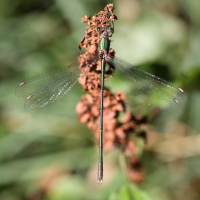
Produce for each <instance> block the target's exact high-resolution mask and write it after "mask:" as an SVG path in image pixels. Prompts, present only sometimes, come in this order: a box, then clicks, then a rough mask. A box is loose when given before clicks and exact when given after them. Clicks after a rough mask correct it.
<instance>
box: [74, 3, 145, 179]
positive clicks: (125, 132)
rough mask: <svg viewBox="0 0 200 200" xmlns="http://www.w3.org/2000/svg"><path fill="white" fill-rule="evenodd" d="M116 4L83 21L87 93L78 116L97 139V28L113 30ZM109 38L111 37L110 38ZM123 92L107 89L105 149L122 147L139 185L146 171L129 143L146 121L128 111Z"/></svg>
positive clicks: (82, 64) (82, 61)
mask: <svg viewBox="0 0 200 200" xmlns="http://www.w3.org/2000/svg"><path fill="white" fill-rule="evenodd" d="M113 10H114V4H108V5H107V6H106V7H105V8H104V11H100V12H99V13H98V14H95V16H93V17H92V18H91V16H87V15H86V16H85V17H84V18H82V22H84V23H87V24H88V26H87V27H86V28H85V31H84V35H83V38H82V40H81V41H80V43H79V50H80V52H81V49H82V48H83V49H84V50H85V51H84V53H83V54H81V55H80V56H79V62H80V69H81V70H82V74H81V75H80V78H79V83H80V84H82V86H83V88H84V90H85V91H86V92H87V94H85V95H83V96H82V98H81V101H80V102H79V103H78V104H77V106H76V112H77V114H78V115H79V122H80V123H86V124H87V126H88V128H89V129H91V130H92V132H93V133H94V135H95V137H96V138H97V139H98V138H99V124H100V99H101V89H100V83H101V81H100V78H101V77H100V71H101V63H100V61H99V57H98V42H99V40H100V38H101V36H100V34H99V33H98V32H97V27H110V26H111V24H110V23H111V22H114V21H115V20H117V17H116V16H115V15H114V13H113ZM109 39H110V38H109ZM108 55H112V56H115V52H114V50H113V49H110V50H109V53H108ZM113 70H114V68H113V66H110V67H109V69H108V70H106V71H105V75H106V76H107V77H109V76H112V73H113ZM125 99H126V96H125V94H124V93H122V92H120V91H118V92H116V93H115V94H112V93H111V91H110V90H109V89H108V88H104V93H103V102H104V103H103V109H104V111H103V149H104V151H105V152H107V151H109V150H111V149H113V148H114V147H119V148H121V149H122V150H123V151H124V154H125V155H126V156H128V157H130V159H129V164H128V165H129V169H128V175H129V178H130V179H131V180H133V181H136V182H139V181H142V180H143V174H144V172H143V168H142V167H141V166H140V167H138V166H139V163H140V161H139V158H138V156H137V153H138V150H137V147H136V145H135V143H134V142H133V141H132V140H130V135H131V134H132V133H135V132H136V130H138V129H139V128H141V127H142V126H144V124H145V123H146V120H145V118H144V119H142V120H141V119H140V120H138V119H136V117H134V115H133V114H132V113H130V112H128V111H126V107H125V104H124V100H125ZM120 112H124V113H125V114H124V117H123V118H122V120H119V119H118V117H119V114H120Z"/></svg>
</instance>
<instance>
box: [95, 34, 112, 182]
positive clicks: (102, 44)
mask: <svg viewBox="0 0 200 200" xmlns="http://www.w3.org/2000/svg"><path fill="white" fill-rule="evenodd" d="M109 48H110V41H109V39H108V37H102V38H101V39H100V40H99V53H100V55H102V58H101V103H100V127H99V161H98V175H97V176H98V177H97V183H98V184H101V183H102V179H103V90H104V71H105V66H106V60H105V57H106V55H107V53H108V52H109Z"/></svg>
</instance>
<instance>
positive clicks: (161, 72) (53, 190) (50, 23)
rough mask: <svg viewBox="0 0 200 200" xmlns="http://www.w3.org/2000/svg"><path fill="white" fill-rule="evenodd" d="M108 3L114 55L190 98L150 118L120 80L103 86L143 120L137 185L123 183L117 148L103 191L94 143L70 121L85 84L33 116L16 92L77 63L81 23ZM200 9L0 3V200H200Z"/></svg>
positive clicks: (133, 0)
mask: <svg viewBox="0 0 200 200" xmlns="http://www.w3.org/2000/svg"><path fill="white" fill-rule="evenodd" d="M108 3H114V4H115V8H116V9H115V11H114V12H115V14H116V15H117V16H118V21H116V22H115V33H114V35H113V37H112V41H113V42H112V44H111V47H112V48H114V49H115V51H116V55H117V56H118V57H119V58H122V59H123V60H125V61H127V62H129V63H132V64H134V65H136V66H138V67H139V68H141V69H143V70H146V71H148V72H150V73H153V74H155V75H157V76H160V77H162V78H164V79H166V80H168V81H170V82H172V83H174V84H176V85H178V86H179V87H181V88H183V89H184V90H185V92H186V93H187V95H188V101H187V103H186V105H185V106H184V108H183V109H182V112H181V113H175V114H173V113H166V112H164V111H161V112H160V113H159V114H158V115H157V116H153V114H152V112H150V108H151V107H149V106H148V105H146V103H144V102H143V101H142V100H140V99H139V98H138V97H137V96H134V95H133V94H132V93H131V91H130V90H129V88H128V86H127V85H126V84H125V83H124V82H123V80H122V79H121V77H120V75H119V73H118V72H116V75H115V76H114V78H112V79H110V80H109V81H108V82H107V83H106V86H108V87H110V88H111V91H113V92H115V91H117V90H121V91H124V92H126V94H127V105H128V108H129V110H132V111H134V112H135V113H136V114H139V115H141V114H146V115H148V118H149V123H148V126H147V144H146V145H145V147H144V151H143V154H142V157H141V159H142V162H143V165H144V168H145V176H146V179H145V180H144V181H143V182H142V183H140V184H139V185H136V184H134V183H127V181H126V179H124V177H123V172H122V170H121V168H120V164H119V159H118V157H119V154H118V151H117V150H113V151H111V152H109V153H107V154H105V155H104V159H105V162H104V172H105V173H104V183H103V185H101V186H99V185H97V184H96V175H97V159H98V148H97V146H96V143H97V141H96V140H95V139H94V136H93V134H92V133H91V131H90V130H89V129H88V128H87V126H86V125H85V124H79V123H78V122H77V115H76V113H75V106H76V104H77V103H78V102H79V100H80V97H81V95H82V94H83V90H82V88H81V86H77V87H76V88H75V89H74V90H73V91H71V92H70V93H69V94H68V95H67V97H65V98H63V99H61V100H60V101H58V102H56V103H54V104H52V105H50V106H47V107H45V108H43V109H38V110H26V109H25V108H24V107H23V101H24V99H22V98H18V97H16V96H15V94H14V89H15V87H16V86H17V85H18V84H19V83H20V82H22V81H23V80H26V79H28V78H31V77H33V76H36V75H38V74H41V73H44V72H48V71H50V70H53V69H56V68H59V67H63V66H66V65H68V64H70V63H73V62H74V61H75V60H76V58H77V57H78V56H79V51H78V48H77V47H78V43H79V42H80V40H81V38H82V37H83V33H84V28H85V27H86V26H87V24H84V23H81V22H80V21H81V18H83V17H84V16H85V15H94V14H95V13H98V12H99V11H101V10H103V9H104V7H105V6H106V4H108ZM199 11H200V1H199V0H192V1H189V0H140V1H139V0H138V1H137V0H123V1H122V0H116V1H113V2H110V1H107V0H102V1H95V0H84V1H83V0H29V1H25V0H15V1H13V0H4V1H3V0H2V1H0V200H21V199H25V200H26V199H28V200H40V199H42V200H71V199H76V200H79V199H81V200H90V199H91V200H96V199H98V200H103V199H110V200H119V199H120V200H121V199H124V200H128V199H136V200H147V199H148V200H150V199H153V200H160V199H162V200H179V199H181V200H182V199H184V200H186V199H189V200H198V199H200V170H199V166H200V159H199V154H200V135H199V132H200V123H199V122H200V12H199ZM136 143H137V144H138V145H139V146H140V144H141V141H139V139H138V140H137V141H136Z"/></svg>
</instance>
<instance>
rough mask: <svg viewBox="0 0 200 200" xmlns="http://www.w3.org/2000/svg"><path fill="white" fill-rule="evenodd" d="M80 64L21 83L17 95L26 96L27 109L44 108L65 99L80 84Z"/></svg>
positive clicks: (76, 63)
mask: <svg viewBox="0 0 200 200" xmlns="http://www.w3.org/2000/svg"><path fill="white" fill-rule="evenodd" d="M79 65H80V63H79V62H75V63H73V64H72V65H70V66H67V67H62V68H59V69H56V70H53V71H50V72H47V73H44V74H41V75H39V76H36V77H33V78H30V79H28V80H26V81H23V82H22V83H20V84H19V85H18V86H17V88H16V90H15V94H16V95H17V96H26V97H27V98H26V100H25V103H24V106H25V107H26V108H27V109H36V108H41V107H44V106H46V105H48V104H50V103H53V102H55V101H57V100H59V99H60V98H62V97H64V96H65V95H66V94H67V93H68V92H69V91H70V90H71V89H72V87H73V86H74V85H76V83H77V82H78V78H79V76H80V73H81V70H80V69H79Z"/></svg>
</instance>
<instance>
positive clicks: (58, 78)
mask: <svg viewBox="0 0 200 200" xmlns="http://www.w3.org/2000/svg"><path fill="white" fill-rule="evenodd" d="M97 31H98V33H99V34H100V35H101V39H100V40H99V45H98V48H99V55H97V57H96V59H100V61H101V102H100V129H99V162H98V177H97V182H98V183H99V184H101V183H102V179H103V90H104V70H105V65H106V63H108V64H110V65H112V66H115V67H117V68H118V69H119V71H120V74H121V75H122V77H123V78H124V80H125V82H126V83H127V84H128V86H129V87H130V89H131V90H132V91H133V92H134V94H135V95H138V96H140V97H141V98H142V99H143V100H145V101H146V102H148V103H149V104H151V105H154V106H157V107H160V108H161V109H165V110H167V111H170V112H179V111H180V110H181V108H182V105H183V104H184V102H185V101H186V100H187V96H186V94H185V93H184V91H183V90H182V89H181V88H180V87H177V86H175V85H173V84H172V83H169V82H167V81H166V80H163V79H162V78H159V77H157V76H155V75H152V74H149V73H147V72H145V71H142V70H140V69H138V68H136V67H133V66H132V65H131V64H129V63H127V62H125V61H124V60H121V59H119V58H116V57H112V56H110V55H108V52H109V48H110V40H109V34H112V33H113V31H114V29H113V28H111V27H97ZM79 65H80V63H79V62H75V63H73V64H71V65H69V66H68V67H63V68H60V69H56V70H54V71H51V72H48V73H45V74H42V75H39V76H36V77H34V78H31V79H28V80H26V81H23V82H21V83H20V84H19V85H18V86H17V88H16V90H15V93H16V95H17V96H25V97H26V100H25V107H26V108H27V109H36V108H42V107H44V106H47V105H49V104H51V103H53V102H55V101H57V100H59V99H60V98H62V97H64V96H65V95H67V94H68V92H69V91H70V90H71V89H72V88H73V87H74V86H75V85H76V84H77V83H78V79H79V77H80V74H81V73H82V71H81V70H80V69H79Z"/></svg>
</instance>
